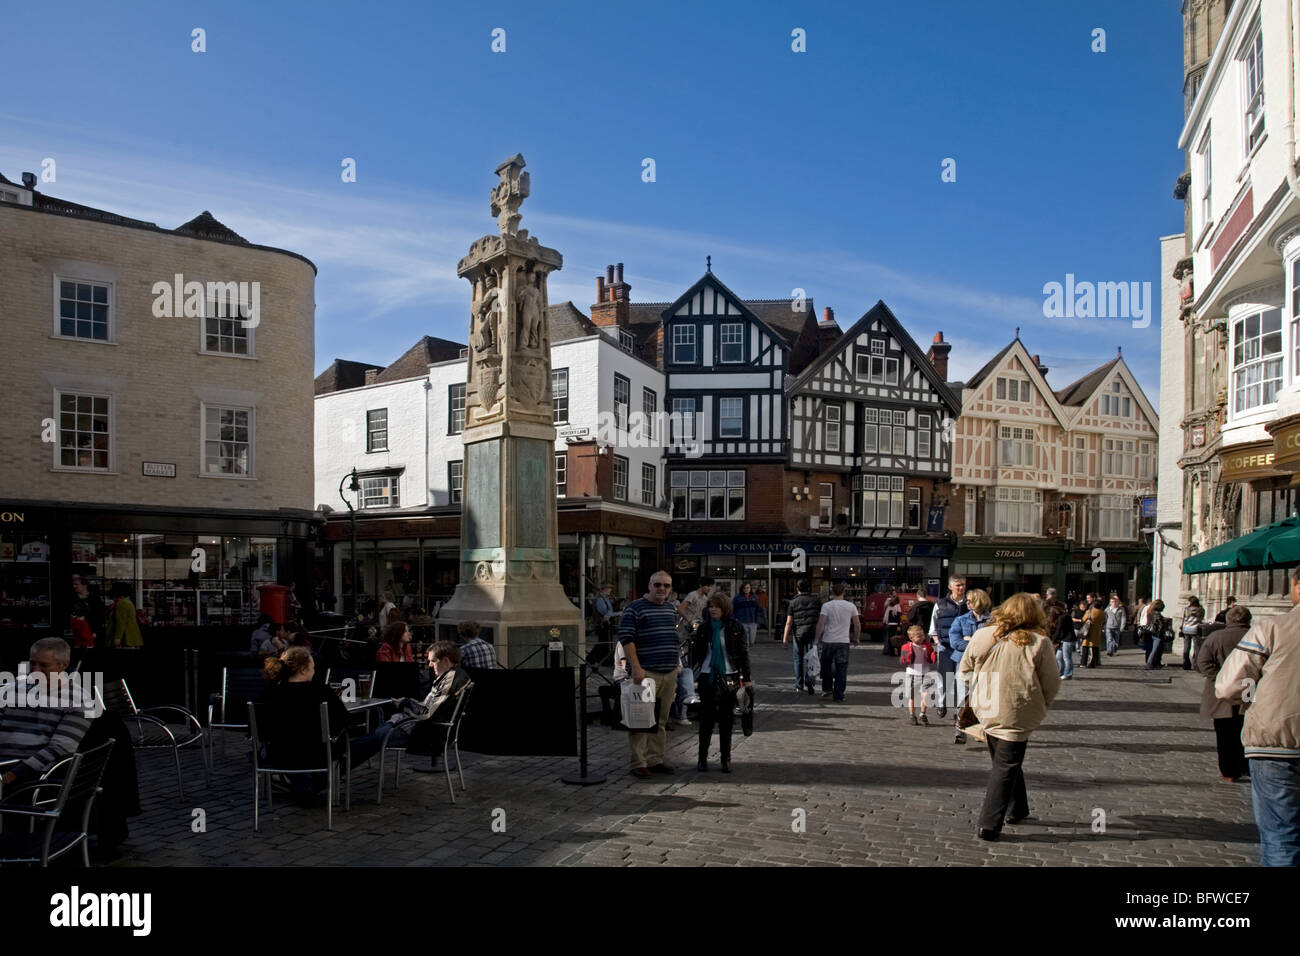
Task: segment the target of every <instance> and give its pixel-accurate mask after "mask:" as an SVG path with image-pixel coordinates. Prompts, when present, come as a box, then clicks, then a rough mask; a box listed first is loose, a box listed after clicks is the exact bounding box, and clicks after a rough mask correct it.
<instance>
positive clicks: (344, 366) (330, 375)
mask: <svg viewBox="0 0 1300 956" xmlns="http://www.w3.org/2000/svg"><path fill="white" fill-rule="evenodd" d="M380 368H383V366H382V365H370V364H369V363H367V362H352V361H349V360H348V359H335V360H334V361H333V362H331V363H330V366H329V368H327V369H326V370H325V371H323V372H321V373H320V374H319V375H317V376H316V394H317V395H325V394H327V393H329V392H339V391H342V390H343V389H345V388H360V387H361V386H362V385H364V384H366V372H367V371H368V370H378V369H380Z"/></svg>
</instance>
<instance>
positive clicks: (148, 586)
mask: <svg viewBox="0 0 1300 956" xmlns="http://www.w3.org/2000/svg"><path fill="white" fill-rule="evenodd" d="M314 538H315V533H314V529H313V516H312V515H311V514H310V513H303V512H293V513H288V512H277V513H269V514H268V513H260V514H259V513H255V512H253V513H248V512H246V513H239V514H235V513H227V514H223V515H214V514H213V513H212V512H211V511H203V512H200V511H198V510H197V509H195V510H180V509H178V510H173V511H163V510H157V511H146V510H143V509H128V508H120V509H109V508H104V507H102V506H78V505H66V506H61V507H59V508H50V507H47V506H34V505H27V504H24V503H21V502H11V503H6V502H0V635H4V636H7V637H9V638H11V639H12V640H10V641H8V642H7V643H14V642H18V643H21V642H22V641H26V640H31V639H35V638H37V637H45V636H50V635H54V636H64V637H68V638H70V639H71V638H73V637H74V629H73V625H74V622H73V621H72V612H73V611H74V609H75V610H77V611H82V610H83V609H84V617H85V620H86V622H87V624H86V626H87V627H88V628H89V632H90V634H91V635H92V636H93V638H94V639H95V640H96V641H102V640H103V639H104V638H105V636H106V635H105V633H104V628H105V616H106V611H107V608H108V606H109V604H110V603H111V601H112V598H113V596H114V594H115V593H122V594H125V595H126V596H128V597H129V598H130V599H131V600H132V601H133V602H134V604H135V606H136V608H137V609H138V611H139V612H140V617H141V618H142V619H143V620H144V621H145V622H146V625H147V627H148V628H149V629H150V630H152V631H153V632H154V633H158V634H161V633H163V632H164V631H166V633H168V634H171V633H174V632H173V631H172V630H171V629H175V628H207V629H214V628H226V629H233V628H237V627H243V626H245V625H248V624H249V623H252V622H255V621H256V619H257V613H258V610H257V609H258V600H259V595H258V588H259V586H260V585H263V584H276V583H278V584H289V583H290V582H301V583H303V584H304V585H305V584H306V583H307V582H310V581H311V566H312V549H313V546H314ZM299 593H300V594H303V595H305V594H307V593H309V592H308V590H307V588H306V587H305V586H304V587H303V588H300V589H299ZM302 600H303V603H304V604H306V602H307V600H308V599H307V598H306V597H303V598H302ZM77 616H78V617H79V618H80V617H83V614H81V613H79V614H78V615H77ZM76 627H77V632H78V636H80V635H81V634H84V633H85V630H84V629H83V626H82V625H81V623H80V622H79V621H78V622H76Z"/></svg>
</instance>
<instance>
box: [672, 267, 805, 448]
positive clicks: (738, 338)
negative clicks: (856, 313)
mask: <svg viewBox="0 0 1300 956" xmlns="http://www.w3.org/2000/svg"><path fill="white" fill-rule="evenodd" d="M662 348H663V368H664V371H665V373H666V374H667V390H668V399H667V404H666V406H665V411H667V412H668V413H669V414H670V419H669V422H670V427H671V430H672V434H671V435H670V443H669V449H668V457H669V458H670V459H679V458H684V457H687V456H690V457H692V458H696V457H700V456H704V457H706V458H713V457H718V456H722V457H731V458H749V459H760V460H761V459H769V460H776V459H782V460H783V459H784V458H785V456H786V452H787V445H786V434H787V430H788V421H787V409H786V404H785V378H786V373H787V363H788V358H789V352H790V348H789V346H788V345H787V342H786V338H785V337H784V336H782V335H781V334H779V333H778V332H777V331H776V330H775V329H773V328H772V327H771V326H770V325H769V324H768V323H766V322H764V321H763V320H762V319H760V318H759V317H758V316H757V315H756V314H755V313H754V311H753V310H751V309H750V308H749V307H748V306H747V305H746V304H745V302H744V301H743V300H742V299H741V298H740V297H739V296H737V295H735V293H733V292H732V291H731V290H730V289H728V288H727V287H726V286H725V285H723V284H722V282H720V281H719V280H718V278H717V277H716V276H714V275H713V273H712V272H709V273H706V274H705V275H704V276H703V277H702V278H701V279H700V280H699V281H698V282H697V283H695V285H693V286H692V287H691V288H690V289H689V290H688V291H687V292H686V293H685V294H684V295H682V297H681V298H679V299H678V300H677V301H676V302H674V303H673V304H672V305H670V306H669V307H668V308H667V309H665V310H664V311H663V344H662Z"/></svg>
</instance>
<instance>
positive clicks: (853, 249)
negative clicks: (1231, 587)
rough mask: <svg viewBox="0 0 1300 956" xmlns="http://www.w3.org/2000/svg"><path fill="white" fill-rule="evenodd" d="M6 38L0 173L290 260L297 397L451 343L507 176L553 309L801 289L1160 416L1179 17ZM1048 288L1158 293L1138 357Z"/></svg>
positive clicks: (595, 9) (59, 25)
mask: <svg viewBox="0 0 1300 956" xmlns="http://www.w3.org/2000/svg"><path fill="white" fill-rule="evenodd" d="M195 27H201V28H203V29H204V30H205V31H206V41H207V52H206V53H195V52H192V50H191V30H192V29H194V28H195ZM498 27H500V28H503V29H504V30H505V31H506V34H505V36H506V51H505V52H504V53H493V52H492V51H491V49H490V47H491V43H492V35H491V34H492V31H493V29H494V28H498ZM1098 27H1100V28H1102V29H1104V30H1105V31H1106V36H1105V40H1106V52H1104V53H1094V52H1092V50H1091V46H1092V42H1093V40H1092V31H1093V29H1094V28H1098ZM795 28H802V29H803V30H805V31H806V36H807V41H806V42H807V52H806V53H795V52H793V51H792V50H791V31H792V30H794V29H795ZM8 29H9V30H10V31H11V32H10V33H9V35H8V37H7V39H6V44H5V46H6V49H5V53H4V57H3V59H2V60H0V79H3V81H4V89H5V90H6V91H7V95H6V97H5V99H4V102H3V105H0V172H3V173H4V174H5V175H7V176H8V177H9V178H10V179H14V180H17V178H18V174H19V173H20V172H22V171H23V170H36V171H39V169H40V161H41V160H42V159H43V158H44V157H47V156H48V157H53V158H55V159H56V162H57V181H56V182H55V183H53V184H47V185H45V186H44V187H43V188H44V189H45V191H47V192H49V193H50V194H52V195H55V196H59V197H62V198H66V199H70V200H73V201H76V202H82V203H86V204H89V205H95V206H100V207H103V208H107V209H111V210H113V211H116V212H120V213H123V214H126V215H130V216H135V217H139V218H143V219H148V220H151V221H154V222H157V223H158V224H159V225H161V226H165V227H174V226H177V225H179V224H180V223H182V222H184V221H186V220H187V219H189V218H191V217H192V216H194V215H196V214H197V213H198V212H200V211H201V210H203V209H209V210H211V212H212V213H213V215H215V216H216V217H217V218H218V219H220V220H221V221H223V222H225V223H226V224H227V225H228V226H230V227H231V228H233V229H235V230H236V231H237V232H239V233H240V234H241V235H243V236H245V237H246V238H247V239H249V240H250V241H252V242H257V243H262V244H266V245H273V246H280V247H283V248H287V249H292V250H294V251H296V252H300V253H302V254H303V255H305V256H307V257H308V258H310V259H311V260H312V261H314V262H315V263H316V264H317V266H318V268H319V269H320V275H319V277H318V280H317V291H316V298H317V303H318V304H317V327H316V343H315V348H316V352H315V356H316V368H317V369H318V370H319V369H322V368H324V367H325V366H326V365H328V364H329V362H330V361H332V360H333V359H334V358H336V357H343V358H351V359H357V360H362V361H369V362H374V363H376V364H385V363H387V362H389V361H391V360H392V359H394V358H396V357H397V356H398V355H399V354H401V352H403V351H404V350H405V349H406V348H408V347H409V346H410V345H411V344H412V343H413V342H414V341H415V340H416V339H417V338H418V337H419V336H420V335H423V334H430V335H437V336H442V337H444V338H451V339H456V340H460V341H463V340H464V339H465V336H466V327H467V324H468V303H469V287H468V284H467V283H466V282H464V281H463V280H460V279H457V278H456V276H455V267H456V262H457V260H458V259H459V258H460V257H461V256H462V255H464V254H465V252H466V251H467V249H468V247H469V244H470V243H471V242H472V241H473V240H474V239H476V238H477V237H478V236H480V235H482V234H484V233H487V232H490V231H495V228H496V227H495V224H494V222H493V220H492V219H491V216H490V214H489V212H488V203H487V196H488V191H489V189H490V188H491V186H492V184H493V182H494V179H495V177H494V176H493V173H492V170H493V168H494V167H495V166H496V165H497V164H498V163H499V162H500V161H501V160H503V159H505V158H506V157H508V156H510V155H512V154H513V153H515V152H522V153H523V154H524V156H525V158H526V159H527V161H528V171H529V173H530V174H531V176H532V197H531V198H530V199H529V200H528V201H527V202H526V203H525V204H524V207H523V213H524V218H523V223H522V226H523V227H524V228H527V229H529V230H530V232H532V233H533V234H534V235H536V236H537V237H539V238H540V239H541V240H542V241H543V242H544V243H546V244H547V245H549V246H552V247H554V248H556V249H558V250H559V251H560V252H561V253H562V254H563V255H564V257H565V262H564V269H563V271H561V272H559V273H558V274H556V275H555V276H553V278H552V280H551V287H550V298H551V301H552V302H560V301H563V300H565V299H572V300H573V302H574V303H575V304H576V305H578V306H579V307H581V308H583V309H584V310H587V309H588V308H589V306H590V304H591V302H592V300H593V298H594V295H595V276H596V275H597V274H599V273H602V272H603V270H604V266H605V265H606V264H607V263H612V262H616V261H621V262H624V263H625V272H626V279H627V281H628V282H630V283H631V284H632V287H633V289H632V297H633V300H634V301H662V300H672V299H674V298H676V297H677V296H678V295H679V294H680V293H682V292H683V291H685V290H686V289H687V288H688V287H689V286H690V285H691V284H692V283H693V282H694V281H695V280H696V279H697V278H698V277H699V276H700V274H701V273H702V272H703V271H704V257H705V256H706V255H712V256H713V268H714V272H715V273H716V274H717V275H718V276H719V277H720V278H721V279H722V280H723V281H724V282H725V283H727V285H728V286H730V287H731V288H732V289H733V290H734V291H736V292H737V293H738V294H740V295H741V296H743V297H746V298H776V297H780V296H788V295H790V294H791V290H792V289H795V288H802V289H805V290H806V291H807V293H808V294H810V295H811V296H813V297H814V299H815V301H816V304H817V307H818V309H819V310H820V309H821V308H822V307H823V306H825V305H830V306H832V307H833V308H834V309H835V312H836V317H837V319H839V321H840V324H841V326H843V327H846V328H847V327H848V325H849V324H851V323H852V322H853V321H855V320H856V319H857V318H858V317H859V316H861V315H862V314H863V313H864V312H865V311H866V310H867V309H869V308H870V307H871V306H872V305H873V304H874V303H875V301H876V300H877V299H884V300H885V301H886V303H888V304H889V306H890V307H891V308H892V309H893V311H894V312H895V314H896V315H898V316H899V318H900V319H901V320H902V322H903V324H904V325H905V326H906V327H907V328H908V330H909V331H910V332H911V333H912V335H913V337H914V338H916V339H917V341H918V342H920V343H921V344H922V346H923V347H924V344H925V343H926V342H928V341H929V340H930V338H931V337H932V336H933V334H934V332H935V331H936V330H939V329H942V330H943V331H944V333H945V337H946V338H948V339H949V340H950V341H952V342H953V343H954V348H953V353H952V365H951V369H950V377H952V378H964V377H966V376H967V375H969V374H970V373H971V372H973V371H974V370H975V369H976V368H978V367H979V366H980V365H982V364H983V363H984V362H985V361H986V360H987V359H988V358H989V357H990V356H991V355H992V354H993V353H994V352H995V351H996V350H997V349H999V348H1000V347H1001V346H1002V345H1004V344H1005V343H1006V342H1007V341H1009V340H1010V339H1011V337H1012V335H1013V334H1014V329H1015V327H1016V326H1020V327H1021V338H1022V339H1023V340H1024V341H1025V343H1026V345H1027V346H1028V347H1029V350H1030V351H1031V352H1038V353H1040V354H1041V355H1042V357H1043V361H1044V362H1045V363H1046V364H1047V365H1048V366H1050V367H1051V369H1052V371H1051V372H1050V373H1049V379H1048V380H1049V382H1051V383H1052V385H1053V386H1054V387H1055V388H1058V389H1059V388H1061V387H1063V386H1064V385H1066V384H1068V382H1070V381H1071V380H1073V379H1074V378H1077V377H1078V376H1080V375H1082V374H1084V373H1085V372H1087V371H1088V370H1089V369H1091V368H1093V367H1095V366H1097V365H1100V364H1102V363H1103V362H1105V361H1108V360H1109V359H1110V358H1112V357H1113V356H1114V354H1115V348H1116V346H1123V349H1124V355H1125V358H1126V359H1127V360H1128V361H1129V364H1130V366H1131V367H1132V368H1133V371H1134V373H1135V375H1136V376H1137V378H1138V380H1139V381H1140V382H1141V383H1142V385H1143V386H1144V388H1145V389H1146V390H1147V393H1148V395H1149V397H1150V399H1151V401H1152V404H1153V405H1154V404H1158V398H1157V390H1158V387H1159V329H1158V326H1159V305H1158V296H1159V289H1160V276H1159V265H1160V263H1159V246H1158V241H1157V240H1158V237H1159V236H1162V235H1168V234H1171V233H1177V232H1181V230H1182V221H1183V220H1182V204H1181V203H1178V202H1176V201H1174V200H1173V199H1172V198H1171V190H1172V187H1173V184H1174V180H1175V178H1176V177H1177V176H1178V174H1179V173H1180V172H1182V169H1183V157H1182V154H1181V153H1179V152H1178V150H1177V147H1176V142H1177V138H1178V132H1179V129H1180V127H1181V124H1182V118H1183V113H1182V98H1181V94H1180V87H1181V82H1182V59H1181V56H1182V54H1181V44H1182V33H1181V26H1180V17H1179V7H1178V4H1177V3H1174V2H1172V0H1170V2H1165V0H1116V2H1078V3H1064V2H1058V0H1008V2H1003V3H995V4H977V3H970V2H966V0H915V2H912V3H908V4H899V3H895V2H887V3H886V2H874V0H859V2H850V3H818V4H796V3H775V2H762V0H756V2H749V3H744V2H738V3H730V2H728V3H717V4H708V5H703V4H699V3H675V2H655V3H652V4H646V3H642V4H609V3H604V4H595V3H593V4H578V3H562V2H547V3H545V4H542V3H493V4H482V5H480V4H463V5H455V6H452V5H444V4H426V3H387V4H384V3H373V4H342V3H332V2H316V3H289V2H277V3H275V4H267V3H256V2H255V3H246V2H227V3H220V4H216V3H185V4H179V3H131V2H126V3H122V4H102V3H96V4H90V3H85V4H79V3H72V4H55V5H51V4H43V5H29V6H27V7H25V8H24V9H23V12H22V16H21V18H19V17H14V18H12V19H11V20H9V21H8ZM345 157H352V158H355V159H356V161H357V181H356V182H355V183H344V182H343V181H342V180H341V177H340V171H341V167H340V163H341V161H342V160H343V158H345ZM646 157H650V158H653V159H654V160H655V165H656V181H655V182H653V183H646V182H643V181H642V178H641V172H642V160H643V159H644V158H646ZM946 158H952V159H955V160H956V182H951V183H946V182H942V181H941V177H940V173H941V164H942V162H943V160H944V159H946ZM1067 273H1073V274H1074V275H1075V276H1076V277H1077V278H1078V279H1080V280H1092V281H1098V282H1100V281H1116V282H1118V281H1149V282H1151V283H1152V288H1153V289H1154V290H1155V294H1156V297H1157V301H1156V303H1155V304H1153V306H1152V323H1151V326H1150V327H1149V328H1147V329H1134V328H1133V327H1132V325H1131V323H1130V322H1129V321H1126V320H1123V319H1075V320H1068V319H1067V320H1061V319H1047V318H1044V316H1043V299H1044V296H1043V292H1042V289H1043V285H1044V283H1046V282H1051V281H1058V282H1060V281H1064V279H1065V275H1066V274H1067Z"/></svg>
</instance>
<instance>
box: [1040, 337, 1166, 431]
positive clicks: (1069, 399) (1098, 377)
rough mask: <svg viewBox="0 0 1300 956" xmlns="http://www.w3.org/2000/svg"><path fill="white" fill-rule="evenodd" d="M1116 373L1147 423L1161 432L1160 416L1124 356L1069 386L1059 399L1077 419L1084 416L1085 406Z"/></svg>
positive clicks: (1114, 359)
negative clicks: (1131, 394)
mask: <svg viewBox="0 0 1300 956" xmlns="http://www.w3.org/2000/svg"><path fill="white" fill-rule="evenodd" d="M1115 373H1118V374H1119V377H1120V378H1122V379H1123V380H1124V384H1125V385H1127V386H1128V390H1129V391H1130V392H1132V393H1133V397H1134V399H1136V400H1137V403H1138V406H1139V407H1140V408H1141V409H1142V412H1143V414H1144V415H1146V417H1147V421H1149V422H1150V423H1151V425H1152V427H1153V428H1156V429H1157V430H1159V427H1160V416H1159V415H1158V414H1157V412H1156V410H1155V408H1154V407H1153V406H1152V404H1151V402H1150V401H1149V400H1148V399H1147V396H1146V392H1144V391H1142V386H1141V385H1139V384H1138V382H1137V379H1135V378H1134V377H1133V372H1132V371H1131V370H1130V369H1129V367H1128V363H1127V362H1125V361H1124V356H1123V355H1116V356H1115V357H1114V358H1113V359H1111V360H1110V361H1109V362H1107V363H1106V364H1105V365H1103V366H1101V367H1100V368H1096V369H1093V370H1092V371H1091V372H1089V373H1088V374H1087V375H1085V376H1084V377H1083V378H1081V379H1079V380H1078V381H1077V382H1072V383H1071V384H1069V385H1067V386H1066V387H1065V388H1063V389H1061V390H1060V391H1059V392H1057V393H1056V394H1057V397H1058V398H1059V399H1060V402H1061V404H1062V405H1068V406H1070V407H1071V408H1072V409H1074V416H1075V418H1076V419H1077V418H1078V417H1079V416H1081V415H1082V414H1083V409H1084V406H1086V405H1088V404H1090V403H1091V402H1092V399H1093V398H1094V397H1095V396H1096V394H1097V393H1098V392H1099V391H1100V390H1101V388H1102V386H1103V385H1105V384H1106V383H1107V382H1108V381H1110V379H1111V377H1112V375H1114V374H1115Z"/></svg>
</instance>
